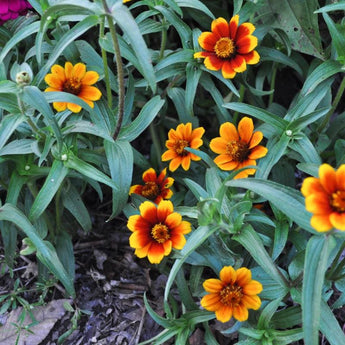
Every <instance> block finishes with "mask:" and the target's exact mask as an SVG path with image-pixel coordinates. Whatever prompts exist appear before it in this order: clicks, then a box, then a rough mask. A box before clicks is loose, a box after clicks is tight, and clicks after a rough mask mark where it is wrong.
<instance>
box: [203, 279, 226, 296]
mask: <svg viewBox="0 0 345 345" xmlns="http://www.w3.org/2000/svg"><path fill="white" fill-rule="evenodd" d="M202 286H203V287H204V289H205V290H206V291H207V292H211V293H218V292H220V291H221V290H222V289H223V287H224V284H223V282H222V281H221V280H219V279H216V278H211V279H207V280H205V281H204V283H203V284H202Z"/></svg>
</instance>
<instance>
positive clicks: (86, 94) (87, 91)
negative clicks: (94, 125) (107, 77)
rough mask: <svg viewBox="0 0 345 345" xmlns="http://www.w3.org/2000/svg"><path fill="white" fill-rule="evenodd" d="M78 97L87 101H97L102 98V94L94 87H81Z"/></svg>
mask: <svg viewBox="0 0 345 345" xmlns="http://www.w3.org/2000/svg"><path fill="white" fill-rule="evenodd" d="M78 96H79V97H82V98H86V99H89V100H90V101H98V100H99V99H100V98H101V96H102V92H101V91H99V90H98V89H97V87H95V86H89V85H82V87H81V90H80V92H79V94H78Z"/></svg>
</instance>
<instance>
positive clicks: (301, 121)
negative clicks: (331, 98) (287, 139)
mask: <svg viewBox="0 0 345 345" xmlns="http://www.w3.org/2000/svg"><path fill="white" fill-rule="evenodd" d="M328 111H329V108H322V109H318V110H316V111H314V112H312V113H310V114H307V115H303V116H301V117H298V118H297V119H295V120H293V121H292V122H291V123H290V124H289V125H288V126H287V127H286V129H290V130H291V131H292V132H297V131H300V130H302V129H305V128H306V127H307V126H308V125H309V124H311V123H313V122H315V121H317V120H318V119H319V118H321V117H322V116H324V115H326V114H327V113H328Z"/></svg>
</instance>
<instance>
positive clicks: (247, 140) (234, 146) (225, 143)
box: [210, 117, 267, 179]
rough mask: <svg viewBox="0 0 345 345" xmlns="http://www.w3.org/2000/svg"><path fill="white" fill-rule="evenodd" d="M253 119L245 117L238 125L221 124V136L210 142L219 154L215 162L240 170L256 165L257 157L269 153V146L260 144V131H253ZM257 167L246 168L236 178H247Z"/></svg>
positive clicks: (229, 168) (228, 168)
mask: <svg viewBox="0 0 345 345" xmlns="http://www.w3.org/2000/svg"><path fill="white" fill-rule="evenodd" d="M253 130H254V125H253V120H252V119H250V118H249V117H244V118H243V119H242V120H241V121H240V122H239V124H238V131H237V130H236V127H235V126H234V125H233V124H232V123H230V122H226V123H223V124H222V125H221V126H220V130H219V134H220V137H217V138H214V139H212V140H211V142H210V148H211V150H212V151H213V152H215V153H217V154H219V156H217V157H216V158H215V159H214V162H215V163H216V164H217V165H218V167H219V168H220V169H222V170H239V169H241V168H243V167H246V166H248V165H256V161H255V160H256V159H258V158H262V157H264V156H266V154H267V148H266V147H264V146H261V145H258V144H259V143H260V141H261V140H262V138H263V134H262V132H260V131H256V132H254V133H253ZM254 173H255V169H245V170H243V171H241V172H239V173H238V174H237V175H236V176H235V177H234V178H235V179H237V178H245V177H248V175H253V174H254Z"/></svg>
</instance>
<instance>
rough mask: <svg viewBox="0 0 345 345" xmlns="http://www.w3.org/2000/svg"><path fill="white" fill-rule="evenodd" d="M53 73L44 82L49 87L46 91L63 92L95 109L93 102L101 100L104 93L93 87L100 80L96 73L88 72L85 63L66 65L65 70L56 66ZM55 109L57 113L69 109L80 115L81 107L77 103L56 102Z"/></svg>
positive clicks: (52, 70) (68, 63)
mask: <svg viewBox="0 0 345 345" xmlns="http://www.w3.org/2000/svg"><path fill="white" fill-rule="evenodd" d="M51 72H52V73H49V74H47V75H46V76H45V78H44V80H45V82H46V83H47V84H48V85H49V87H47V88H46V89H45V90H44V91H45V92H50V91H63V92H67V93H71V94H73V95H76V96H78V97H79V98H81V99H82V100H83V101H84V102H86V103H87V104H88V105H89V106H90V107H91V108H93V107H94V104H93V101H97V100H99V99H100V98H101V96H102V93H101V91H99V90H98V89H97V87H95V86H92V85H93V84H95V83H96V82H97V80H98V78H99V75H98V73H97V72H95V71H88V72H86V66H85V65H84V64H83V63H81V62H80V63H77V64H76V65H74V66H73V65H72V64H71V63H70V62H66V63H65V68H63V67H62V66H60V65H54V66H52V68H51ZM53 107H54V109H55V110H57V111H64V110H66V109H69V110H70V111H72V112H73V113H79V112H80V110H81V106H80V105H78V104H75V103H68V102H54V103H53Z"/></svg>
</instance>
